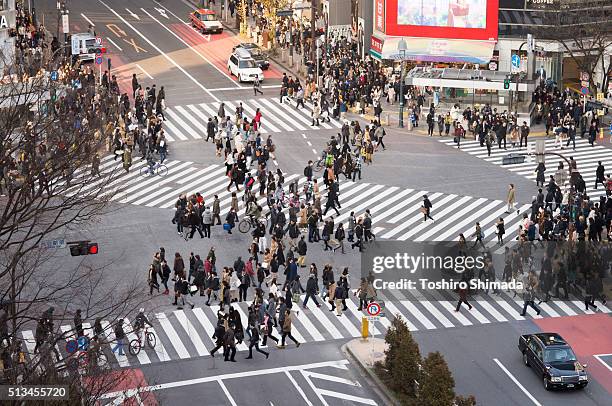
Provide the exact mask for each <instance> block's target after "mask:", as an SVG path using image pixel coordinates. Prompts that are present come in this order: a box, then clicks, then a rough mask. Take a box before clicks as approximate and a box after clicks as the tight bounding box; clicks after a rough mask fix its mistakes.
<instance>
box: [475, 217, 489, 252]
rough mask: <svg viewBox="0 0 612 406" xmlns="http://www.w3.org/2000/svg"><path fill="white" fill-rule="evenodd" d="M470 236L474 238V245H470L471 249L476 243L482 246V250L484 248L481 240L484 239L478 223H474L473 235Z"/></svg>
mask: <svg viewBox="0 0 612 406" xmlns="http://www.w3.org/2000/svg"><path fill="white" fill-rule="evenodd" d="M472 236H473V237H474V238H475V240H474V245H472V248H475V247H476V245H477V244H478V243H480V245H482V248H486V247H485V245H484V242H482V239H483V238H484V232H483V231H482V228H481V227H480V223H479V222H476V226H475V230H474V234H472Z"/></svg>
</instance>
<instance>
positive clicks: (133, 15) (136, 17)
mask: <svg viewBox="0 0 612 406" xmlns="http://www.w3.org/2000/svg"><path fill="white" fill-rule="evenodd" d="M125 11H127V12H128V13H130V15H131V16H132V17H134V18H135V19H137V20H138V21H140V17H138V16H137V15H136V14H134V13H132V12H131V11H130V10H129V9H127V8H126V9H125Z"/></svg>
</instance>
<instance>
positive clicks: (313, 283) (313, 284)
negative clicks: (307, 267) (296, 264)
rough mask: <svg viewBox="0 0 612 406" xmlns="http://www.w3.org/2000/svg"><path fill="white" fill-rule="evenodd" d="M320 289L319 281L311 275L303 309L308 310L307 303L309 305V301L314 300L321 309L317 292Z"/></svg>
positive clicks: (307, 283)
mask: <svg viewBox="0 0 612 406" xmlns="http://www.w3.org/2000/svg"><path fill="white" fill-rule="evenodd" d="M318 290H319V287H318V286H317V279H316V277H315V275H314V274H310V276H309V277H308V282H306V297H305V298H304V302H303V303H302V307H303V308H304V309H307V307H306V303H308V299H310V298H312V300H313V301H314V302H315V305H317V307H321V305H320V304H319V302H318V301H317V291H318Z"/></svg>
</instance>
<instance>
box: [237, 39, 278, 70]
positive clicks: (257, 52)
mask: <svg viewBox="0 0 612 406" xmlns="http://www.w3.org/2000/svg"><path fill="white" fill-rule="evenodd" d="M236 48H242V49H246V50H247V51H249V53H250V54H251V58H253V60H255V63H256V64H257V66H259V69H261V70H266V69H268V68H269V67H270V62H269V61H268V56H267V55H266V54H265V53H264V52H263V51H262V50H261V48H260V47H259V46H258V45H257V44H253V43H251V42H243V43H241V44H238V45H236V46H235V47H234V49H233V51H235V50H236Z"/></svg>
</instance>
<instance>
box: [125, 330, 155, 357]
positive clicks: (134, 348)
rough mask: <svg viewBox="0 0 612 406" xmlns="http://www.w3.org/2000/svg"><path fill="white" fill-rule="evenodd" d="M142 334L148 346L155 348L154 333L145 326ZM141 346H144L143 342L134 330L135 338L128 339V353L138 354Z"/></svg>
mask: <svg viewBox="0 0 612 406" xmlns="http://www.w3.org/2000/svg"><path fill="white" fill-rule="evenodd" d="M144 336H145V341H146V343H147V345H148V346H149V348H155V344H157V337H155V333H153V332H152V331H149V329H148V328H147V327H145V329H144ZM142 347H144V344H143V342H142V339H141V338H140V334H138V332H136V338H135V339H133V340H132V341H130V345H129V348H128V350H129V352H130V354H132V355H138V354H139V353H140V350H141V349H142Z"/></svg>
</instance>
